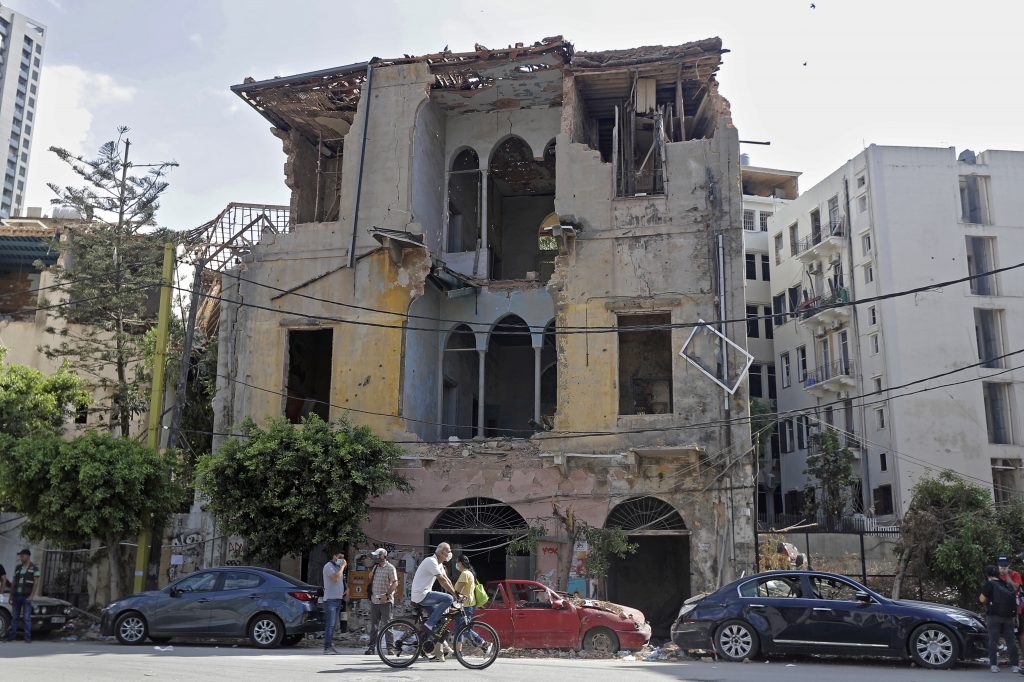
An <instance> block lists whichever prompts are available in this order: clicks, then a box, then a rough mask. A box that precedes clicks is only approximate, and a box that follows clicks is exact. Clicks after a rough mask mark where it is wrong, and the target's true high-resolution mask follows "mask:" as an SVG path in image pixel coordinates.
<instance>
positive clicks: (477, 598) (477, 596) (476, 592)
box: [473, 582, 490, 608]
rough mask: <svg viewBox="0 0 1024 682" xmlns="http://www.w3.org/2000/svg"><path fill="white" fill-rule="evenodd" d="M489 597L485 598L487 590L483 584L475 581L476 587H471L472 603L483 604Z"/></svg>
mask: <svg viewBox="0 0 1024 682" xmlns="http://www.w3.org/2000/svg"><path fill="white" fill-rule="evenodd" d="M488 601H490V600H489V599H487V590H485V589H484V586H483V584H481V583H479V582H478V583H477V584H476V587H474V588H473V605H474V606H476V607H478V608H479V607H481V606H483V605H485V604H486V603H487V602H488Z"/></svg>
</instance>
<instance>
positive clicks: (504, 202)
mask: <svg viewBox="0 0 1024 682" xmlns="http://www.w3.org/2000/svg"><path fill="white" fill-rule="evenodd" d="M552 150H553V147H552ZM554 210H555V158H554V153H553V152H552V153H550V154H548V153H545V154H544V155H543V156H542V157H541V160H539V161H538V160H536V159H535V158H534V156H533V152H532V151H531V150H530V146H529V145H528V144H526V142H525V141H523V140H522V139H521V138H518V137H514V136H513V137H510V138H508V139H507V140H505V141H504V142H502V143H501V144H500V145H498V147H497V148H496V149H495V150H494V153H493V154H492V155H491V160H490V164H489V166H488V197H487V214H488V219H487V231H488V232H487V243H488V245H489V246H490V273H491V274H490V277H491V279H505V280H508V279H534V280H539V279H540V272H541V269H542V267H541V262H542V256H541V251H540V242H539V239H538V230H539V227H540V225H541V224H542V223H543V222H544V219H545V218H546V217H547V216H548V215H549V214H551V213H553V212H554ZM547 257H548V256H545V257H544V258H547Z"/></svg>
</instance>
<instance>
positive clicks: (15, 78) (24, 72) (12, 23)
mask: <svg viewBox="0 0 1024 682" xmlns="http://www.w3.org/2000/svg"><path fill="white" fill-rule="evenodd" d="M45 43H46V27H44V26H43V25H42V24H40V23H39V22H36V21H33V20H32V19H29V18H28V17H26V16H24V15H22V14H18V13H17V12H15V11H13V10H11V9H10V8H8V7H3V6H0V135H2V136H6V137H7V139H8V143H7V144H8V149H7V168H6V170H5V173H4V184H3V192H2V193H0V218H7V217H9V216H16V215H20V214H21V209H22V206H23V205H24V201H25V183H26V179H27V176H28V162H29V157H30V156H31V150H32V130H33V128H35V117H36V109H37V107H36V100H37V99H38V96H39V72H40V70H41V68H42V60H43V46H44V45H45ZM0 139H3V138H0Z"/></svg>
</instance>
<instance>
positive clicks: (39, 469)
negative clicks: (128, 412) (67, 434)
mask: <svg viewBox="0 0 1024 682" xmlns="http://www.w3.org/2000/svg"><path fill="white" fill-rule="evenodd" d="M172 466H173V464H172V461H171V459H170V458H169V457H166V456H162V455H158V454H156V453H154V452H153V451H152V450H149V449H147V448H145V447H143V446H142V445H139V444H138V443H136V442H135V441H134V440H132V439H125V438H114V437H112V436H110V435H105V434H98V433H89V434H86V435H84V436H81V437H79V438H75V439H73V440H71V441H65V440H63V439H62V438H61V437H60V436H57V435H54V434H51V433H43V434H36V435H30V436H26V437H24V438H20V439H18V440H17V441H16V442H15V443H14V445H13V447H11V448H10V449H9V450H8V451H7V452H6V453H5V456H4V457H3V458H2V459H0V496H2V497H3V498H4V499H6V500H8V501H10V502H11V504H12V505H13V506H14V508H15V509H17V510H18V511H19V512H21V513H22V514H24V515H25V517H26V519H27V520H26V522H25V523H24V524H23V525H22V526H21V532H22V534H23V535H25V537H27V538H28V539H29V540H31V541H33V542H40V541H43V540H46V541H48V542H52V543H55V544H57V545H58V546H61V547H77V546H80V545H82V544H85V543H87V542H89V541H90V540H92V539H94V538H97V539H99V540H101V541H102V542H103V544H104V545H105V546H106V551H107V556H108V558H109V569H110V598H111V599H117V598H118V597H119V596H121V585H122V579H123V578H124V577H125V576H123V575H122V570H123V567H124V565H125V564H124V562H123V561H122V556H121V544H120V543H121V542H122V541H123V540H125V539H127V538H134V537H135V536H136V535H137V534H138V533H139V531H140V530H141V529H142V519H143V518H146V517H147V516H149V517H152V518H153V519H154V520H156V521H157V522H158V523H162V522H163V521H164V520H166V519H167V517H168V515H169V514H170V513H171V512H172V511H173V510H174V509H175V508H176V506H177V505H178V504H180V502H181V490H180V488H178V486H177V485H175V484H174V483H171V482H169V480H168V476H167V472H168V470H169V469H170V468H171V467H172Z"/></svg>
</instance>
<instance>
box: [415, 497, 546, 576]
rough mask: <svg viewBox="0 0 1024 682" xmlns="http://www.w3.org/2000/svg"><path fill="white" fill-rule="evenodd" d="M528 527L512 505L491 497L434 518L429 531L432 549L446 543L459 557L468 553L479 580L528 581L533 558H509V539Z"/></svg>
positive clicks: (462, 502)
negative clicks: (514, 579) (507, 550)
mask: <svg viewBox="0 0 1024 682" xmlns="http://www.w3.org/2000/svg"><path fill="white" fill-rule="evenodd" d="M527 527H528V524H527V523H526V519H524V518H523V516H522V514H520V513H519V512H518V511H516V510H515V508H513V507H512V506H511V505H509V504H505V503H504V502H502V501H500V500H496V499H493V498H489V497H468V498H466V499H463V500H459V501H458V502H455V503H454V504H452V505H451V506H449V507H448V508H446V509H445V510H443V511H442V512H441V513H440V514H438V516H437V518H436V519H434V523H433V524H431V527H430V528H428V529H427V533H426V534H427V544H428V545H430V546H431V547H435V546H436V545H438V544H440V543H442V542H447V543H448V544H450V545H451V546H452V552H453V553H454V554H455V555H456V556H458V555H459V554H462V553H465V554H466V555H467V556H468V557H469V560H470V562H471V563H472V564H473V568H474V569H475V570H476V574H477V577H478V578H479V579H480V580H483V581H487V580H502V579H504V578H529V577H530V568H531V566H530V559H531V558H530V556H529V555H525V556H514V557H510V556H508V555H507V553H506V550H505V546H506V545H507V543H508V541H509V539H510V538H512V537H515V536H517V535H519V534H521V533H522V532H523V531H525V530H526V528H527Z"/></svg>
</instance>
